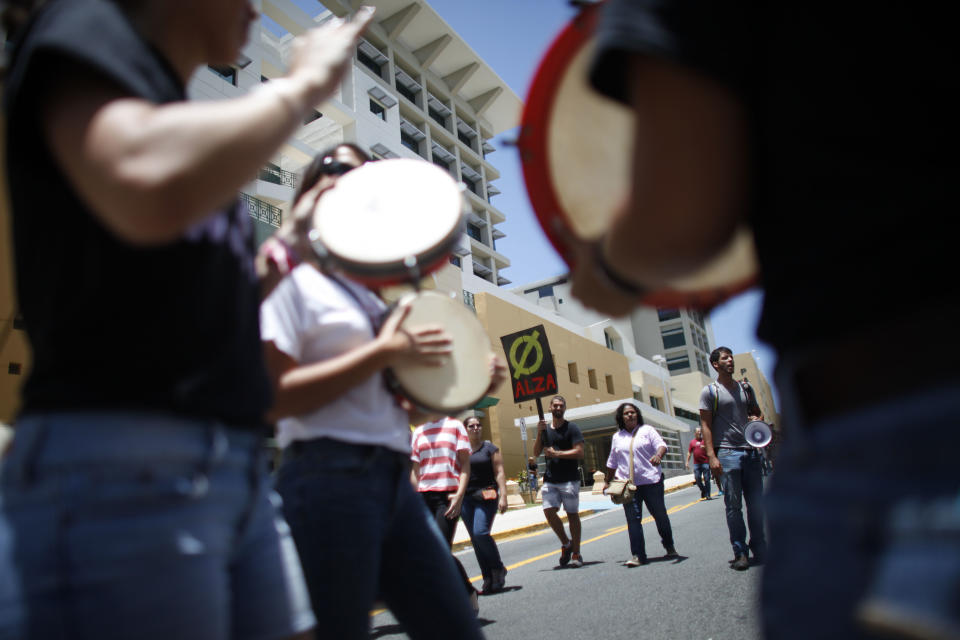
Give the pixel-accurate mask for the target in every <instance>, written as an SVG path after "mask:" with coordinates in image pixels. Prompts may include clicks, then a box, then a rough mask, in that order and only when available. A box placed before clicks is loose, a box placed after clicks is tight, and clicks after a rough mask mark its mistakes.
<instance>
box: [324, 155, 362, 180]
mask: <svg viewBox="0 0 960 640" xmlns="http://www.w3.org/2000/svg"><path fill="white" fill-rule="evenodd" d="M356 168H357V166H356V165H353V164H350V163H348V162H340V161H339V160H336V159H334V158H331V157H329V156H328V157H326V158H324V159H323V162H322V163H321V164H320V174H321V175H325V176H342V175H344V174H346V173H349V172H351V171H353V170H354V169H356Z"/></svg>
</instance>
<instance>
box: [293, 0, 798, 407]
mask: <svg viewBox="0 0 960 640" xmlns="http://www.w3.org/2000/svg"><path fill="white" fill-rule="evenodd" d="M294 1H295V2H296V4H298V5H300V6H302V7H303V8H304V9H305V10H307V11H308V12H309V13H317V12H318V10H319V9H320V7H319V4H318V3H317V0H294ZM427 1H428V2H429V4H430V6H432V7H433V9H434V10H435V11H436V12H437V13H438V14H439V15H440V16H441V17H442V18H443V19H444V20H446V22H447V23H448V24H449V25H450V26H451V27H452V28H453V29H454V30H455V31H456V32H457V33H458V34H460V37H461V38H463V40H464V41H465V42H466V43H467V44H468V45H469V46H470V47H471V48H472V49H473V50H474V51H476V52H477V54H478V55H479V56H480V57H481V58H483V60H484V61H485V62H486V63H487V64H488V65H490V67H491V68H492V69H493V70H494V71H495V72H496V73H497V75H499V76H500V77H501V78H502V79H503V81H504V82H506V83H507V85H508V86H509V87H510V88H511V89H513V91H514V92H515V93H516V94H517V95H518V96H520V98H521V99H523V98H525V96H526V94H527V89H528V87H529V85H530V82H531V80H532V79H533V76H534V73H535V72H536V69H537V65H538V64H539V62H540V59H541V58H542V57H543V54H544V53H545V52H546V50H547V48H548V47H549V45H550V43H551V42H552V41H553V39H554V38H555V37H556V35H557V34H558V33H559V32H560V31H561V29H562V28H563V27H564V26H565V25H566V24H567V23H568V22H569V20H570V18H571V17H572V16H573V15H574V14H575V13H576V11H575V9H574V8H573V7H571V6H570V4H569V3H568V2H564V1H562V0H484V1H483V2H482V3H478V2H467V1H465V0H427ZM382 17H383V16H378V18H381V19H382ZM516 137H517V130H516V129H514V130H511V131H507V132H504V133H503V134H501V135H500V136H498V139H497V140H495V141H494V145H495V146H496V147H497V152H496V153H495V154H493V155H492V156H491V157H490V161H491V162H492V163H493V164H494V166H496V167H497V169H498V170H499V171H500V173H501V177H500V179H499V180H497V182H496V185H497V187H498V188H499V189H500V191H501V192H502V193H501V194H500V195H498V196H495V197H494V199H493V204H494V205H495V206H496V207H497V208H498V209H500V211H502V212H503V213H504V215H505V216H506V217H507V220H506V222H504V223H503V224H501V225H499V227H498V228H500V229H501V230H502V231H503V232H504V233H505V234H506V237H505V238H503V239H501V240H498V241H497V250H498V251H500V252H501V253H503V254H504V255H505V256H506V257H507V258H509V259H510V262H511V266H510V268H509V269H507V270H506V271H505V272H504V275H505V276H506V277H507V278H509V279H510V280H511V281H513V283H514V284H515V285H520V284H524V283H527V282H532V281H535V280H541V279H544V278H549V277H552V276H556V275H559V274H561V273H565V272H566V265H564V263H563V261H562V260H561V259H560V257H559V256H558V255H557V254H556V252H555V251H554V250H553V247H551V246H550V243H549V242H548V241H547V239H546V236H544V234H543V232H542V231H541V229H540V226H539V224H538V223H537V220H536V218H535V216H534V214H533V210H532V208H531V206H530V201H529V199H528V198H527V191H526V187H525V186H524V183H523V176H522V173H521V169H520V161H519V157H518V154H517V153H516V151H515V150H513V149H512V148H510V147H508V146H505V145H504V144H503V140H514V139H516ZM761 299H762V294H761V293H760V292H759V291H757V290H751V291H748V292H747V293H745V294H742V295H740V296H738V297H736V298H733V299H732V300H729V301H727V302H726V303H725V304H723V305H721V306H720V307H718V308H716V309H715V310H714V311H713V312H712V313H711V316H710V317H711V321H712V323H713V331H714V336H715V338H716V340H717V345H725V346H728V347H730V348H731V349H732V350H733V351H734V353H743V352H749V351H753V350H755V353H754V356H755V357H756V359H757V361H758V363H759V365H760V368H761V370H762V371H763V372H764V375H766V376H767V380H768V381H769V382H770V383H771V386H772V385H773V367H774V364H775V358H774V355H773V351H772V350H771V349H770V348H769V347H767V346H766V345H765V344H763V343H762V342H760V341H759V340H758V339H757V337H756V323H757V317H758V313H759V309H760V302H761ZM717 345H715V346H717ZM774 393H776V391H774ZM778 406H779V399H778Z"/></svg>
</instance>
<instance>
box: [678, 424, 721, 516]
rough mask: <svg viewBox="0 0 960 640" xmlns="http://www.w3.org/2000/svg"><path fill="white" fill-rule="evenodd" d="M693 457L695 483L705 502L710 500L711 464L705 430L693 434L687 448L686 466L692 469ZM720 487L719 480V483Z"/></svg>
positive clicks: (698, 429) (699, 429)
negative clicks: (705, 441)
mask: <svg viewBox="0 0 960 640" xmlns="http://www.w3.org/2000/svg"><path fill="white" fill-rule="evenodd" d="M691 456H692V457H693V481H694V482H696V483H697V487H698V488H699V489H700V497H701V498H702V499H703V500H709V499H710V464H709V461H708V460H707V448H706V446H705V445H704V442H703V429H702V428H700V427H697V430H696V431H694V433H693V440H691V441H690V446H689V447H687V459H686V462H684V464H685V465H686V467H687V468H688V469H689V468H690V458H691ZM717 486H719V480H718V481H717Z"/></svg>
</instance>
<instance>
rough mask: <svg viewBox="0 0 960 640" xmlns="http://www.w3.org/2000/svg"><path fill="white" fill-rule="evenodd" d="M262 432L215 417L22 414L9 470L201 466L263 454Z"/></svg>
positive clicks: (9, 456)
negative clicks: (119, 466) (98, 466)
mask: <svg viewBox="0 0 960 640" xmlns="http://www.w3.org/2000/svg"><path fill="white" fill-rule="evenodd" d="M264 444H265V440H264V437H263V434H259V433H256V432H253V431H251V430H249V429H244V428H233V427H231V426H230V425H226V424H223V423H221V422H217V421H214V420H202V419H194V418H182V417H179V416H171V415H161V414H152V413H139V412H114V411H110V412H107V411H77V412H55V413H34V414H29V415H26V416H23V417H22V418H20V419H19V420H18V421H17V423H16V425H15V429H14V438H13V445H12V447H11V448H10V450H9V451H8V454H7V456H6V458H5V459H4V461H3V465H4V467H6V469H5V471H6V472H7V473H12V474H14V475H15V476H20V477H21V478H25V477H27V476H29V475H31V474H32V473H33V472H34V471H37V470H43V469H54V468H58V467H76V466H90V465H98V464H103V465H112V466H116V465H123V464H139V463H144V462H148V463H158V464H187V465H191V466H194V467H196V468H198V469H199V470H201V471H202V470H203V469H209V468H212V467H213V466H214V465H215V464H217V463H219V462H222V461H225V460H227V459H234V458H236V456H238V455H240V456H241V457H242V459H243V460H247V461H249V460H250V458H251V456H255V457H257V456H263V455H264V454H265V451H264V449H265V447H264Z"/></svg>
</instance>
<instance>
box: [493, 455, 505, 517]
mask: <svg viewBox="0 0 960 640" xmlns="http://www.w3.org/2000/svg"><path fill="white" fill-rule="evenodd" d="M491 461H492V462H493V475H494V477H495V478H496V479H497V489H498V491H497V493H498V494H499V496H500V497H499V499H498V501H497V508H498V509H499V510H500V513H503V512H505V511H506V510H507V475H506V473H504V471H503V454H502V453H500V452H499V451H497V452H495V453H494V454H493V456H491Z"/></svg>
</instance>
